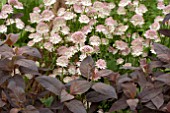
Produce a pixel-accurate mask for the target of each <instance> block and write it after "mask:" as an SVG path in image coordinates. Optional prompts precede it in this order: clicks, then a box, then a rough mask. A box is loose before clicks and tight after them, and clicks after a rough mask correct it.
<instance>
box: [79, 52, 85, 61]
mask: <svg viewBox="0 0 170 113" xmlns="http://www.w3.org/2000/svg"><path fill="white" fill-rule="evenodd" d="M86 57H87V54H84V53H83V54H81V55H80V56H79V61H83V60H84V59H85V58H86Z"/></svg>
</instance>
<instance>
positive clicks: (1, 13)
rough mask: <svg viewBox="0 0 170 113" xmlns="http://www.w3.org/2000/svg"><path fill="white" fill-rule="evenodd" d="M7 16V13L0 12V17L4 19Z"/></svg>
mask: <svg viewBox="0 0 170 113" xmlns="http://www.w3.org/2000/svg"><path fill="white" fill-rule="evenodd" d="M6 18H8V14H7V13H4V12H0V19H6Z"/></svg>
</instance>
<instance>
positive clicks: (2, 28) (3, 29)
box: [0, 25, 7, 33]
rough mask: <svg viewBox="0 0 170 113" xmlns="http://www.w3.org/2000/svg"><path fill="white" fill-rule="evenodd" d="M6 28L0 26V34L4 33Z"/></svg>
mask: <svg viewBox="0 0 170 113" xmlns="http://www.w3.org/2000/svg"><path fill="white" fill-rule="evenodd" d="M6 32H7V27H6V26H5V25H0V33H6Z"/></svg>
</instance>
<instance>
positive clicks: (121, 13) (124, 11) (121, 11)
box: [117, 7, 126, 15]
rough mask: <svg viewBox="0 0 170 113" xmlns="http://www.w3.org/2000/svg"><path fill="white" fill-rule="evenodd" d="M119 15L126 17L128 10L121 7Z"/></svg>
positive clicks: (118, 11)
mask: <svg viewBox="0 0 170 113" xmlns="http://www.w3.org/2000/svg"><path fill="white" fill-rule="evenodd" d="M117 14H118V15H125V14H126V9H125V8H124V7H119V8H118V9H117Z"/></svg>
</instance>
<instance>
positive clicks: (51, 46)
mask: <svg viewBox="0 0 170 113" xmlns="http://www.w3.org/2000/svg"><path fill="white" fill-rule="evenodd" d="M44 48H45V49H47V50H48V51H49V52H52V51H53V48H54V47H53V44H52V43H51V42H45V43H44Z"/></svg>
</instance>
